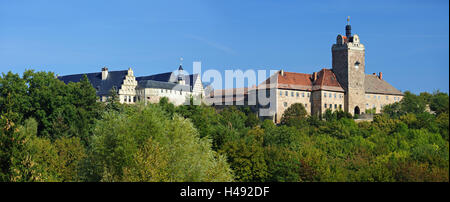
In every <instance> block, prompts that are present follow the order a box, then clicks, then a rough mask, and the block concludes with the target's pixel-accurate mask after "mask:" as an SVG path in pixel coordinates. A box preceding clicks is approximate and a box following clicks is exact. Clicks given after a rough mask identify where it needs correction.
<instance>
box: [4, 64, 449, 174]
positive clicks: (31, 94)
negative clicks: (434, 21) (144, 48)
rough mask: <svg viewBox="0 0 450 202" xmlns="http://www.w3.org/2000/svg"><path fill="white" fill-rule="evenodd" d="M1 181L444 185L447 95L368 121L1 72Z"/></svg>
mask: <svg viewBox="0 0 450 202" xmlns="http://www.w3.org/2000/svg"><path fill="white" fill-rule="evenodd" d="M0 115H1V117H0V181H13V182H46V181H52V182H58V181H60V182H69V181H78V182H80V181H105V182H115V181H145V182H160V181H162V182H184V181H188V182H192V181H205V182H206V181H207V182H216V181H239V182H317V181H321V182H334V181H339V182H342V181H344V182H379V181H381V182H410V181H446V182H448V181H449V134H448V133H449V97H448V94H447V93H443V92H439V91H436V92H433V93H428V92H423V93H420V94H419V95H416V94H413V93H411V92H405V96H404V98H403V99H402V100H401V101H400V102H397V103H394V104H391V105H386V106H384V107H383V110H382V113H381V114H376V115H375V116H374V118H373V121H364V122H355V120H354V119H353V117H351V115H349V114H348V113H345V112H342V111H334V112H332V111H327V112H326V113H325V114H324V116H323V117H317V116H309V115H307V114H306V111H305V109H304V106H303V105H301V104H294V105H292V106H291V107H290V108H289V109H287V111H286V113H285V115H284V116H283V118H282V122H281V124H279V125H276V124H274V123H273V122H272V121H271V120H260V119H259V118H258V117H257V115H256V114H255V113H254V112H252V111H251V110H250V109H249V108H246V107H235V106H230V107H226V108H223V109H220V110H218V109H215V108H214V107H211V106H206V105H181V106H174V105H173V104H171V103H169V102H168V100H167V99H166V98H163V99H161V100H160V102H159V103H155V104H148V105H144V104H142V103H138V104H135V105H122V104H120V103H119V102H118V100H117V96H114V94H112V97H111V99H109V100H108V102H107V103H102V102H97V96H96V92H95V89H94V88H93V87H92V86H91V84H90V83H89V81H88V79H87V77H84V78H83V79H82V80H81V81H80V82H77V83H69V84H65V83H63V82H61V81H60V80H58V79H57V78H56V77H55V75H54V74H53V73H51V72H35V71H32V70H28V71H26V72H24V73H23V75H22V76H19V75H18V74H14V73H12V72H8V73H2V75H1V77H0Z"/></svg>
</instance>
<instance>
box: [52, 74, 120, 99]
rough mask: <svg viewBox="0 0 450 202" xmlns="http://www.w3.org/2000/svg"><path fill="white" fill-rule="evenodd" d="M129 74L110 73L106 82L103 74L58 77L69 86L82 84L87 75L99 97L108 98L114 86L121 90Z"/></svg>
mask: <svg viewBox="0 0 450 202" xmlns="http://www.w3.org/2000/svg"><path fill="white" fill-rule="evenodd" d="M127 74H128V71H127V70H123V71H109V72H108V77H107V78H106V80H102V73H101V72H95V73H87V74H73V75H67V76H60V77H58V79H59V80H61V81H63V82H64V83H66V84H68V83H70V82H80V81H81V79H82V78H83V75H86V76H87V77H88V79H89V82H91V84H92V86H93V87H94V88H95V90H97V95H98V96H107V95H109V91H110V90H111V89H112V88H113V86H115V87H116V90H119V88H120V87H121V86H122V82H123V80H124V79H125V76H126V75H127Z"/></svg>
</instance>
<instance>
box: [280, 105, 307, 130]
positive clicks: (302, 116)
mask: <svg viewBox="0 0 450 202" xmlns="http://www.w3.org/2000/svg"><path fill="white" fill-rule="evenodd" d="M307 114H308V113H307V112H306V109H305V107H304V106H303V104H301V103H295V104H292V105H291V106H290V107H289V108H287V109H286V110H285V111H284V113H283V116H282V117H281V124H283V125H288V126H295V127H300V126H302V125H304V123H305V121H306V115H307Z"/></svg>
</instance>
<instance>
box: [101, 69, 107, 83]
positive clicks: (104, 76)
mask: <svg viewBox="0 0 450 202" xmlns="http://www.w3.org/2000/svg"><path fill="white" fill-rule="evenodd" d="M106 78H108V68H107V67H103V68H102V80H106Z"/></svg>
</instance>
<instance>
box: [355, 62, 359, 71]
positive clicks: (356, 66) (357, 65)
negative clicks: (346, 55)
mask: <svg viewBox="0 0 450 202" xmlns="http://www.w3.org/2000/svg"><path fill="white" fill-rule="evenodd" d="M359 64H360V63H359V62H358V61H356V62H355V69H358V68H359Z"/></svg>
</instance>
